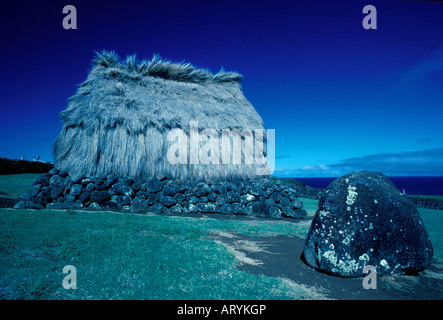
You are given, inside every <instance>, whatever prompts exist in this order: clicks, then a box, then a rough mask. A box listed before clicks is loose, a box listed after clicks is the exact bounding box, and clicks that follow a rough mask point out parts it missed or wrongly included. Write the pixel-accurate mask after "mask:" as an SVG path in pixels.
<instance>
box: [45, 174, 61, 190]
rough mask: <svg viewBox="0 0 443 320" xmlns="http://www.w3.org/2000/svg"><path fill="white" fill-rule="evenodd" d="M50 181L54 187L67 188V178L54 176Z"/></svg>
mask: <svg viewBox="0 0 443 320" xmlns="http://www.w3.org/2000/svg"><path fill="white" fill-rule="evenodd" d="M48 182H49V184H50V185H51V186H53V187H58V188H60V189H65V178H62V177H60V176H52V177H51V178H50V179H49V181H48Z"/></svg>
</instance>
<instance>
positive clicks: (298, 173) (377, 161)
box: [276, 148, 443, 177]
mask: <svg viewBox="0 0 443 320" xmlns="http://www.w3.org/2000/svg"><path fill="white" fill-rule="evenodd" d="M356 170H370V171H378V172H382V173H384V174H385V175H388V176H443V148H437V149H428V150H418V151H417V150H414V151H403V152H396V153H378V154H372V155H367V156H363V157H354V158H348V159H344V160H341V161H339V162H336V163H332V164H328V165H324V164H322V165H315V166H304V167H302V168H299V169H294V170H283V171H280V172H278V173H276V174H277V175H279V176H288V177H289V176H292V177H304V176H312V177H316V176H317V177H335V176H341V175H344V174H346V173H348V172H351V171H356Z"/></svg>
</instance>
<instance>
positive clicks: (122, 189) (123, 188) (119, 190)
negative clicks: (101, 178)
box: [109, 182, 134, 197]
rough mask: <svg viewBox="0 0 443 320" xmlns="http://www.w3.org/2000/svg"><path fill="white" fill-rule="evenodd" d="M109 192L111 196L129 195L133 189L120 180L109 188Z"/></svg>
mask: <svg viewBox="0 0 443 320" xmlns="http://www.w3.org/2000/svg"><path fill="white" fill-rule="evenodd" d="M109 194H110V195H113V196H128V197H131V196H132V195H133V194H134V191H133V190H132V189H131V188H130V187H128V186H127V185H126V184H124V183H122V182H117V183H115V184H114V185H113V186H112V187H111V189H109Z"/></svg>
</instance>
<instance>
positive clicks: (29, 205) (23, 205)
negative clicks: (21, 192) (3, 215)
mask: <svg viewBox="0 0 443 320" xmlns="http://www.w3.org/2000/svg"><path fill="white" fill-rule="evenodd" d="M14 209H43V206H42V205H41V204H38V203H34V202H32V201H23V200H22V201H20V202H18V203H17V204H16V205H15V206H14Z"/></svg>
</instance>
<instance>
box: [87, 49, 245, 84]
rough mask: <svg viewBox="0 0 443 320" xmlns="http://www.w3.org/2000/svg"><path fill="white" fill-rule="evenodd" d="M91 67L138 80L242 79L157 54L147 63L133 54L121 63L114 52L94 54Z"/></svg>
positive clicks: (203, 81)
mask: <svg viewBox="0 0 443 320" xmlns="http://www.w3.org/2000/svg"><path fill="white" fill-rule="evenodd" d="M93 66H94V67H104V68H109V69H112V70H113V72H114V75H115V76H116V77H118V76H120V77H121V76H123V77H124V76H126V77H129V78H131V77H132V78H139V77H140V76H141V77H147V76H151V77H159V78H163V79H167V80H175V81H183V82H194V83H210V82H215V83H217V82H240V81H241V80H242V78H243V76H242V75H241V74H239V73H237V72H233V71H225V70H223V68H222V69H221V70H220V71H219V72H217V73H216V74H212V73H211V72H210V71H209V70H207V69H201V68H197V67H194V66H193V65H191V64H190V63H184V62H181V63H174V62H171V61H168V60H164V59H162V58H161V57H160V55H158V54H156V55H154V57H153V58H152V59H151V60H149V61H148V60H142V61H138V60H137V58H136V55H135V54H134V55H130V56H127V57H126V59H125V60H123V61H122V60H121V59H120V57H119V56H118V54H117V53H115V52H114V51H102V52H101V53H99V52H96V56H95V58H94V59H93Z"/></svg>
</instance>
